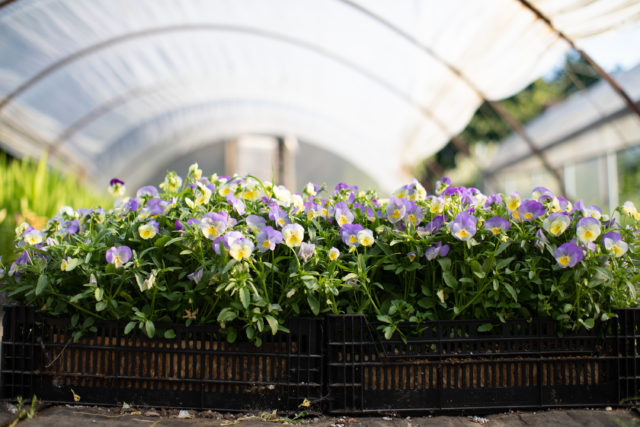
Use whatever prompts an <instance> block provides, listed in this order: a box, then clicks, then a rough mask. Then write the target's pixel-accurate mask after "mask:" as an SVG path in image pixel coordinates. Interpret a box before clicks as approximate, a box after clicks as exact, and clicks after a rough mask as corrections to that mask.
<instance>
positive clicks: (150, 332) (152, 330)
mask: <svg viewBox="0 0 640 427" xmlns="http://www.w3.org/2000/svg"><path fill="white" fill-rule="evenodd" d="M144 329H145V331H146V332H147V336H148V337H149V338H153V336H154V335H155V334H156V327H155V325H154V324H153V322H152V321H151V320H147V321H146V322H144Z"/></svg>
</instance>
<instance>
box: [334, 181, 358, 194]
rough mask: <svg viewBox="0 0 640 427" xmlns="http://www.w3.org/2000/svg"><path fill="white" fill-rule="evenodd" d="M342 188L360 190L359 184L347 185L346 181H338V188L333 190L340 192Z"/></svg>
mask: <svg viewBox="0 0 640 427" xmlns="http://www.w3.org/2000/svg"><path fill="white" fill-rule="evenodd" d="M342 190H351V191H357V190H358V186H357V185H347V184H345V183H344V182H340V183H338V185H336V188H335V189H334V190H333V191H334V193H339V192H340V191H342Z"/></svg>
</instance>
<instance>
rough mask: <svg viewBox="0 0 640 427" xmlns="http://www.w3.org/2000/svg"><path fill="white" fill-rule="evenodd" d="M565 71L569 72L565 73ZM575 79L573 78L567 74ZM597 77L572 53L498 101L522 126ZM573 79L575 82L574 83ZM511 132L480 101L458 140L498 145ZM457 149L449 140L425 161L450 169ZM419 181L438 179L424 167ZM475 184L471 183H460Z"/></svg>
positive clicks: (485, 103)
mask: <svg viewBox="0 0 640 427" xmlns="http://www.w3.org/2000/svg"><path fill="white" fill-rule="evenodd" d="M567 70H569V71H570V73H567ZM570 74H572V75H573V76H575V79H574V78H572V76H571V75H570ZM599 79H600V78H599V76H598V74H597V73H596V72H595V71H594V70H593V69H592V68H591V66H590V65H589V64H588V63H587V62H586V61H585V60H584V59H583V58H582V57H581V56H580V55H578V54H577V53H575V52H573V53H571V54H569V55H568V56H567V58H566V63H565V68H564V69H558V70H557V71H555V72H554V73H553V74H552V75H551V77H544V78H539V79H538V80H536V81H534V82H533V83H531V84H530V85H529V86H527V87H526V88H525V89H523V90H522V91H520V92H518V93H517V94H515V95H513V96H511V97H510V98H507V99H505V100H503V101H501V104H502V107H503V108H504V109H505V110H506V111H507V112H508V113H510V114H511V115H512V116H513V117H514V118H515V119H517V120H518V121H519V122H520V123H521V124H525V123H527V122H529V121H530V120H532V119H533V118H535V117H537V116H538V115H540V114H541V113H542V112H544V110H546V109H547V108H549V107H551V106H552V105H554V104H557V103H558V102H560V101H562V100H564V99H566V98H567V97H569V96H570V95H571V94H573V93H575V92H578V91H580V90H582V89H583V88H585V87H589V86H591V85H592V84H594V83H595V82H597V81H598V80H599ZM576 80H577V81H576ZM511 132H513V129H512V128H511V126H509V124H508V123H507V122H506V121H505V120H504V119H503V118H502V117H500V116H499V115H498V114H497V113H496V112H495V111H494V110H493V108H492V107H491V106H490V105H489V104H488V103H487V102H484V103H482V105H480V107H479V108H478V110H476V112H475V114H474V115H473V117H472V118H471V120H470V121H469V123H468V124H467V126H466V127H465V129H464V130H463V131H462V132H461V133H460V134H459V135H458V137H459V138H460V139H461V140H462V141H464V142H466V143H467V144H468V145H470V146H472V145H474V144H477V143H485V144H486V143H489V142H498V141H501V140H503V139H505V138H506V137H507V136H509V134H511ZM457 154H458V149H457V148H456V147H455V145H454V144H453V143H452V142H451V141H449V143H448V144H447V145H446V146H445V147H443V148H442V149H441V150H440V151H439V152H438V153H436V154H435V156H434V157H432V158H430V159H428V160H427V161H426V162H435V163H437V164H438V165H439V168H438V169H444V170H447V169H454V168H455V167H456V155H457ZM420 178H421V179H420V180H421V182H423V183H424V184H426V186H427V188H433V183H435V181H436V180H438V179H440V176H436V175H435V174H434V173H433V172H430V171H429V168H428V167H424V168H423V170H422V176H421V177H420ZM461 184H465V185H475V183H473V182H469V183H461Z"/></svg>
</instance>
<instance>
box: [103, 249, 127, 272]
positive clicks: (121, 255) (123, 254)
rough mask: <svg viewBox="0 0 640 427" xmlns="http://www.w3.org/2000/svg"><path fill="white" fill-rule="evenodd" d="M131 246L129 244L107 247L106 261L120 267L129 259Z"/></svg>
mask: <svg viewBox="0 0 640 427" xmlns="http://www.w3.org/2000/svg"><path fill="white" fill-rule="evenodd" d="M131 255H132V253H131V248H130V247H129V246H112V247H110V248H109V249H107V253H106V255H105V257H106V259H107V262H108V263H109V264H113V265H114V266H115V267H116V268H120V267H122V266H123V265H124V264H126V263H127V262H129V260H130V259H131Z"/></svg>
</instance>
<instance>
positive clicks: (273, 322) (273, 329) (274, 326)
mask: <svg viewBox="0 0 640 427" xmlns="http://www.w3.org/2000/svg"><path fill="white" fill-rule="evenodd" d="M264 318H265V319H267V322H268V323H269V326H270V327H271V333H272V334H273V335H275V334H276V332H278V321H277V320H276V319H275V317H273V316H271V315H270V314H267V315H266V316H264Z"/></svg>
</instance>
